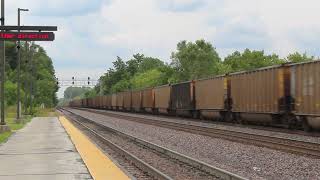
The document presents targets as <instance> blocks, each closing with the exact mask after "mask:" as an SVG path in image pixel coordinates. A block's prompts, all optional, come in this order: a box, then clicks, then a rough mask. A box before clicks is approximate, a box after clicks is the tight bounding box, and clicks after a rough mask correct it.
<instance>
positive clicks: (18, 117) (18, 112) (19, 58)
mask: <svg viewBox="0 0 320 180" xmlns="http://www.w3.org/2000/svg"><path fill="white" fill-rule="evenodd" d="M18 32H20V8H18ZM17 49H18V74H17V76H18V82H17V83H18V88H17V121H19V120H20V60H21V56H20V55H21V54H20V41H18V45H17Z"/></svg>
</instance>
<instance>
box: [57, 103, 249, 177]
mask: <svg viewBox="0 0 320 180" xmlns="http://www.w3.org/2000/svg"><path fill="white" fill-rule="evenodd" d="M61 111H62V112H63V113H64V114H65V115H66V116H68V117H69V119H72V120H73V121H74V122H75V123H77V124H78V125H79V126H81V127H83V128H85V129H86V130H87V131H89V132H90V133H91V134H92V135H94V136H95V137H97V138H99V139H100V140H101V141H103V142H104V143H106V144H107V145H108V146H109V147H111V148H112V149H113V150H114V151H116V152H119V153H120V154H121V156H123V157H125V158H126V159H128V160H129V161H131V162H132V163H133V164H134V165H135V166H137V167H138V168H139V169H140V170H143V171H144V172H145V173H147V174H148V175H149V176H151V177H152V178H151V179H228V180H238V179H239V180H240V179H241V180H242V179H245V178H243V177H240V176H238V175H236V174H233V173H230V172H228V171H225V170H222V169H219V168H217V167H213V166H211V165H209V164H206V163H204V162H201V161H198V160H196V159H193V158H190V157H187V156H185V155H182V154H180V153H177V152H174V151H171V150H169V149H167V148H164V147H161V146H158V145H156V144H153V143H150V142H147V141H145V140H142V139H139V138H137V137H134V136H131V135H128V134H125V133H122V132H120V131H118V130H115V129H113V128H110V127H107V126H105V125H102V124H100V123H98V122H95V121H93V120H90V119H87V118H85V117H82V116H80V115H78V114H75V113H74V112H72V111H70V110H66V109H61ZM66 111H67V113H66ZM139 179H140V178H139Z"/></svg>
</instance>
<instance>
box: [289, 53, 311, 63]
mask: <svg viewBox="0 0 320 180" xmlns="http://www.w3.org/2000/svg"><path fill="white" fill-rule="evenodd" d="M312 60H314V57H313V56H310V57H309V56H308V55H307V53H303V54H300V53H298V52H295V53H293V54H289V55H288V57H287V61H289V62H293V63H299V62H306V61H312Z"/></svg>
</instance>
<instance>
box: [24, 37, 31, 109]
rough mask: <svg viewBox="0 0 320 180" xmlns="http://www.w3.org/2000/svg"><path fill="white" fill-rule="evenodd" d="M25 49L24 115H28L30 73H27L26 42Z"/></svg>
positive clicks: (27, 49) (27, 47) (27, 55)
mask: <svg viewBox="0 0 320 180" xmlns="http://www.w3.org/2000/svg"><path fill="white" fill-rule="evenodd" d="M25 48H26V50H25V51H26V53H25V57H24V58H25V59H26V60H25V77H24V92H25V95H24V114H25V115H27V114H28V76H29V75H30V73H29V72H28V64H29V63H28V62H29V55H30V53H29V43H28V41H26V44H25Z"/></svg>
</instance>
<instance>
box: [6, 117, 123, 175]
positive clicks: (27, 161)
mask: <svg viewBox="0 0 320 180" xmlns="http://www.w3.org/2000/svg"><path fill="white" fill-rule="evenodd" d="M76 136H78V137H76ZM79 139H80V140H79ZM84 147H86V148H84ZM79 148H80V149H79ZM88 148H91V151H88V150H86V149H88ZM97 149H98V148H97V147H95V146H94V145H93V144H92V143H91V142H90V141H89V140H88V139H86V137H85V136H84V135H83V134H82V133H81V132H80V131H79V130H78V129H76V128H75V127H74V126H73V125H72V124H71V123H70V122H68V120H67V119H65V118H63V117H62V118H60V121H59V119H58V118H57V117H49V118H34V119H33V120H32V121H31V122H30V123H29V124H28V125H27V126H26V127H25V128H23V129H21V130H20V131H18V132H16V133H14V134H13V135H12V136H11V137H10V138H9V140H8V141H7V142H6V143H4V144H2V145H0V179H1V180H19V179H23V180H29V179H30V180H31V179H32V180H38V179H39V180H43V179H46V180H55V179H59V180H73V179H74V180H78V179H80V180H81V179H114V178H113V177H112V176H110V173H113V174H114V176H115V177H118V176H119V177H120V179H128V177H127V176H125V175H124V173H123V172H122V171H121V170H120V169H116V170H117V171H115V168H113V169H112V171H110V170H109V171H108V169H110V166H112V165H113V166H115V165H114V164H113V163H112V161H110V160H108V158H107V157H106V156H104V157H101V156H103V153H102V152H99V151H100V150H97ZM79 150H80V151H81V152H80V151H79ZM94 151H95V152H94ZM97 153H101V154H100V156H98V157H97V156H96V157H94V155H95V154H97ZM88 158H89V161H95V163H96V164H92V163H88ZM94 158H100V160H97V159H94ZM101 159H106V160H108V164H107V165H106V164H105V161H103V160H101ZM85 161H87V162H85ZM115 167H116V166H115ZM97 169H98V170H97ZM99 169H100V171H101V169H103V171H106V172H109V174H108V176H107V175H106V173H104V174H101V173H100V174H99V173H96V172H100V171H99Z"/></svg>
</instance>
